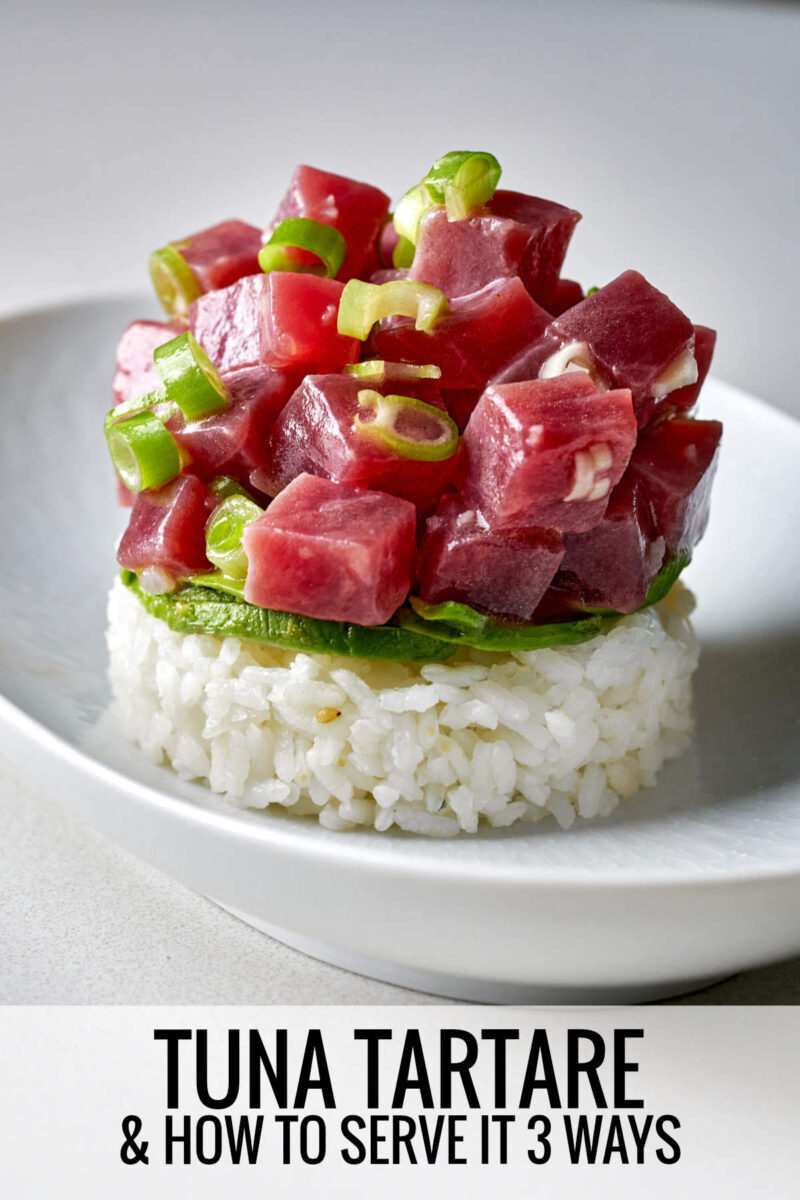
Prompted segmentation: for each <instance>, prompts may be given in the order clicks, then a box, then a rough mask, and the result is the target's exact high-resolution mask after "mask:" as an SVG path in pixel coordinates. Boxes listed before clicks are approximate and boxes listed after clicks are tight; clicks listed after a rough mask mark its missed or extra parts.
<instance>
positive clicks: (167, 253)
mask: <svg viewBox="0 0 800 1200" xmlns="http://www.w3.org/2000/svg"><path fill="white" fill-rule="evenodd" d="M188 244H189V243H188V242H170V243H169V245H168V246H162V248H161V249H160V250H154V251H153V253H152V254H151V255H150V278H151V279H152V281H153V287H154V288H155V289H156V295H157V296H158V298H159V300H160V301H161V303H162V304H163V305H164V308H165V309H166V310H167V313H168V314H169V316H171V317H180V318H183V317H185V316H186V314H187V313H188V311H189V305H190V304H191V303H192V301H193V300H196V299H197V297H198V296H200V295H202V288H201V287H200V284H199V283H198V282H197V280H196V279H195V277H194V272H193V271H192V268H191V267H190V266H189V264H188V263H187V261H186V259H185V258H184V257H183V255H182V254H181V250H182V249H183V248H184V247H186V246H188Z"/></svg>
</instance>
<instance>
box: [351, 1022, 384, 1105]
mask: <svg viewBox="0 0 800 1200" xmlns="http://www.w3.org/2000/svg"><path fill="white" fill-rule="evenodd" d="M391 1036H392V1031H391V1029H355V1030H354V1031H353V1037H354V1038H355V1040H356V1041H357V1042H366V1043H367V1108H377V1107H378V1105H379V1104H380V1067H379V1052H380V1043H381V1042H385V1041H389V1040H390V1039H391Z"/></svg>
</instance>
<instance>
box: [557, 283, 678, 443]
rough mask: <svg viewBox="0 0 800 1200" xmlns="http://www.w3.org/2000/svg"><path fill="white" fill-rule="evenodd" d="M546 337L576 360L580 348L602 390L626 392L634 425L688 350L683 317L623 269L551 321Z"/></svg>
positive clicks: (646, 415)
mask: <svg viewBox="0 0 800 1200" xmlns="http://www.w3.org/2000/svg"><path fill="white" fill-rule="evenodd" d="M548 335H552V336H553V337H555V338H557V339H558V342H559V346H560V347H561V348H563V347H565V346H566V345H567V344H572V343H575V345H576V354H577V355H578V356H580V353H581V350H580V348H581V347H585V348H586V349H587V350H588V353H589V356H590V359H591V363H592V365H593V370H594V371H596V374H597V375H598V376H599V378H600V379H602V381H603V382H604V383H605V384H606V386H608V387H618V388H630V390H631V392H632V394H633V403H634V408H635V409H636V416H637V419H638V422H639V425H640V426H643V425H646V424H647V422H648V421H649V420H650V417H651V416H652V414H653V409H654V407H655V403H656V400H657V399H658V398H660V397H662V396H664V395H666V394H667V391H668V390H669V382H668V376H669V372H670V369H671V368H673V367H674V366H675V365H676V363H677V362H678V360H679V359H680V358H681V356H682V355H684V354H686V353H687V352H689V353H691V352H692V351H693V349H694V327H693V326H692V323H691V321H690V320H689V318H688V317H686V316H684V314H683V313H682V312H681V310H680V309H679V308H677V307H676V306H675V305H674V304H673V303H672V301H671V300H670V299H669V297H668V296H665V295H664V293H663V292H659V291H658V290H657V289H656V288H654V287H653V286H652V284H650V283H648V282H647V280H646V279H645V278H644V276H643V275H640V274H639V273H638V271H625V272H624V273H623V274H622V275H620V276H618V278H617V279H614V280H612V282H611V283H608V284H606V286H605V287H603V288H600V290H599V292H595V293H594V295H592V296H587V298H586V299H585V300H582V301H581V303H580V304H576V305H574V307H573V308H570V309H568V310H567V311H566V312H565V313H562V314H561V316H559V317H556V319H555V320H554V321H553V323H552V325H551V326H550V329H549V330H548ZM543 370H545V371H546V370H547V366H546V365H545V366H544V367H543Z"/></svg>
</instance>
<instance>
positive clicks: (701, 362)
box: [664, 325, 717, 413]
mask: <svg viewBox="0 0 800 1200" xmlns="http://www.w3.org/2000/svg"><path fill="white" fill-rule="evenodd" d="M716 343H717V334H716V330H714V329H709V328H708V327H707V326H706V325H695V327H694V356H695V359H696V360H697V382H696V383H689V384H687V385H686V387H682V388H678V389H677V391H674V392H670V394H669V395H668V396H667V397H666V400H665V401H664V403H665V404H669V405H670V406H671V407H672V408H674V409H675V410H676V412H684V413H685V412H688V411H689V409H690V408H694V406H695V404H696V403H697V398H698V396H699V395H700V389H701V388H702V386H703V384H704V383H705V381H706V375H708V372H709V368H710V367H711V359H712V358H713V357H714V347H715V345H716Z"/></svg>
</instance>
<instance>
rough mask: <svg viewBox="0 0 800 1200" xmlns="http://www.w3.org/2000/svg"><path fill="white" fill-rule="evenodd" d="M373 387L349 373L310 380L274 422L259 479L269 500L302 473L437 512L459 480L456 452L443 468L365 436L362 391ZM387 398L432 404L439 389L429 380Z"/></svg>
mask: <svg viewBox="0 0 800 1200" xmlns="http://www.w3.org/2000/svg"><path fill="white" fill-rule="evenodd" d="M364 388H367V389H371V388H372V384H370V383H368V382H364V381H363V380H360V379H356V378H354V377H353V376H351V375H307V376H306V378H305V379H304V380H303V382H302V384H301V385H300V387H299V388H298V389H297V391H296V392H295V393H294V395H293V396H292V398H291V400H290V401H289V402H288V404H287V405H286V407H285V408H284V410H283V412H282V413H281V414H280V416H279V417H278V419H277V421H276V422H275V426H274V428H273V431H272V437H271V440H270V456H271V462H270V464H269V466H268V467H267V468H266V469H265V470H263V471H258V472H256V474H255V475H254V476H253V483H254V484H255V485H256V486H257V487H259V488H260V489H261V490H262V491H265V492H267V494H268V495H272V496H275V495H277V494H278V493H279V492H281V491H282V490H283V489H284V488H285V487H286V486H287V485H288V484H290V483H291V481H292V480H293V479H296V478H297V476H298V475H301V474H303V473H307V474H309V475H320V476H324V477H325V478H326V479H335V480H337V482H339V483H346V484H349V485H350V486H351V487H359V488H373V489H376V490H378V491H381V492H388V493H390V494H391V495H393V496H402V497H403V498H404V499H406V500H410V501H411V502H412V503H414V504H415V505H416V506H417V508H418V509H419V510H420V512H423V513H424V512H431V511H432V510H433V509H434V508H435V507H436V502H437V500H438V499H439V496H440V494H441V493H442V491H443V490H444V489H445V487H447V485H448V484H449V483H450V482H451V481H452V480H453V479H454V477H455V473H456V469H457V464H458V453H455V454H453V455H451V457H450V458H447V459H444V460H442V461H441V462H426V461H421V460H416V459H410V458H405V457H401V456H400V455H398V454H396V453H393V452H392V451H391V450H390V449H389V448H388V447H387V446H386V445H385V444H384V443H382V442H380V441H379V440H376V439H375V438H373V437H370V436H369V435H367V434H365V433H364V432H363V431H361V430H359V429H358V428H357V427H356V426H355V424H354V421H355V417H356V414H357V413H358V411H359V403H358V393H359V392H360V391H361V390H363V389H364ZM380 391H381V392H382V393H384V394H389V393H399V394H402V395H405V396H414V397H416V398H418V399H421V400H423V401H425V402H426V403H431V401H435V400H436V399H437V398H438V405H437V407H443V405H442V403H441V399H440V398H439V397H438V389H436V388H435V386H433V385H432V384H431V382H430V381H429V380H413V381H412V380H408V381H405V382H404V383H403V384H402V385H399V384H398V385H397V386H396V387H392V386H391V385H387V384H382V385H381V388H380Z"/></svg>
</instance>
